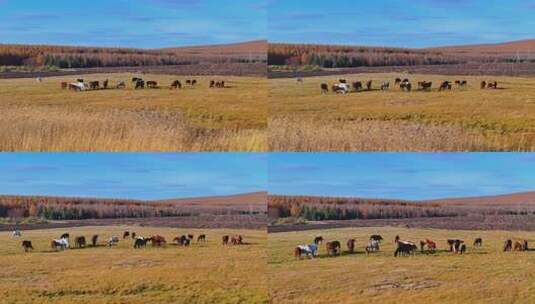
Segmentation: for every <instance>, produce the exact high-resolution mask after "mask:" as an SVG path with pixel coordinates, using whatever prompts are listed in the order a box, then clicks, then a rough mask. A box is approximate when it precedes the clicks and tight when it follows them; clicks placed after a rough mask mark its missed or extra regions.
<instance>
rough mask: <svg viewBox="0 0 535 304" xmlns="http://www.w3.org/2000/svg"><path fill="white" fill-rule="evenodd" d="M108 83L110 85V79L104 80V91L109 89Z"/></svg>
mask: <svg viewBox="0 0 535 304" xmlns="http://www.w3.org/2000/svg"><path fill="white" fill-rule="evenodd" d="M108 83H109V80H108V79H106V80H104V82H102V87H103V88H104V89H107V88H108Z"/></svg>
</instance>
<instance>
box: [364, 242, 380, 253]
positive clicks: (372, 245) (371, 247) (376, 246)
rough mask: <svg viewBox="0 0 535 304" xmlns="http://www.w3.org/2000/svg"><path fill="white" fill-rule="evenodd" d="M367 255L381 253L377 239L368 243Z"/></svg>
mask: <svg viewBox="0 0 535 304" xmlns="http://www.w3.org/2000/svg"><path fill="white" fill-rule="evenodd" d="M365 249H366V253H370V252H373V251H379V240H376V239H370V240H369V241H368V246H366V248H365Z"/></svg>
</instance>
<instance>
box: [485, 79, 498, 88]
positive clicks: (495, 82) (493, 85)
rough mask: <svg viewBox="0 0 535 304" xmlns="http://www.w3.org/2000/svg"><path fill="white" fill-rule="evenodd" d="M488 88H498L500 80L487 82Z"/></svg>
mask: <svg viewBox="0 0 535 304" xmlns="http://www.w3.org/2000/svg"><path fill="white" fill-rule="evenodd" d="M487 88H489V89H497V88H498V82H497V81H494V82H489V83H488V84H487Z"/></svg>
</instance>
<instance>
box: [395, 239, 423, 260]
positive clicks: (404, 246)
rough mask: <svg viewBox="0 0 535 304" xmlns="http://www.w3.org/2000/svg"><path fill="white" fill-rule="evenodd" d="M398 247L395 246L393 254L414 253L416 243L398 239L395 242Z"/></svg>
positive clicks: (406, 254)
mask: <svg viewBox="0 0 535 304" xmlns="http://www.w3.org/2000/svg"><path fill="white" fill-rule="evenodd" d="M397 245H398V247H397V248H396V251H394V256H395V257H397V256H408V255H411V254H414V253H415V252H416V250H417V249H418V247H417V246H416V244H414V243H412V242H408V241H401V240H399V241H398V242H397Z"/></svg>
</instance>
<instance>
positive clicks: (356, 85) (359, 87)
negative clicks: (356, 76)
mask: <svg viewBox="0 0 535 304" xmlns="http://www.w3.org/2000/svg"><path fill="white" fill-rule="evenodd" d="M351 86H352V87H353V90H355V91H356V92H359V91H360V90H362V82H360V81H355V82H353V83H352V84H351Z"/></svg>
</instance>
